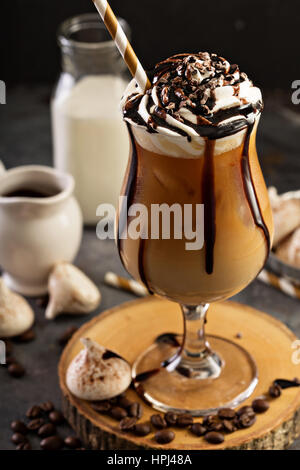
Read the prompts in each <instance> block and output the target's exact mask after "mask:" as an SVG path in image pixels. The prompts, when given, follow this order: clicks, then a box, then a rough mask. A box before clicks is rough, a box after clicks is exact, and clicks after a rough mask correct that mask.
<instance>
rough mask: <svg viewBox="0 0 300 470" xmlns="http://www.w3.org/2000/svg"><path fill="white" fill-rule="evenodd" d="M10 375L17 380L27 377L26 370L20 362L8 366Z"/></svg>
mask: <svg viewBox="0 0 300 470" xmlns="http://www.w3.org/2000/svg"><path fill="white" fill-rule="evenodd" d="M7 370H8V373H9V374H10V375H11V376H12V377H15V378H16V379H19V378H20V377H23V375H25V369H24V367H23V366H21V364H19V363H18V362H13V363H12V364H10V365H9V366H8V369H7Z"/></svg>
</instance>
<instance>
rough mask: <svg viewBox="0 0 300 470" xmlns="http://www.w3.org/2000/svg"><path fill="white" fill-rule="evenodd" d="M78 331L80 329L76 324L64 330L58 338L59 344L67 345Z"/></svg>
mask: <svg viewBox="0 0 300 470" xmlns="http://www.w3.org/2000/svg"><path fill="white" fill-rule="evenodd" d="M76 331H78V328H77V327H76V326H70V327H69V328H67V329H66V330H65V331H64V332H63V334H62V335H61V336H60V337H59V338H58V344H60V346H65V345H66V344H67V343H68V342H69V341H70V339H71V338H72V336H73V334H74V333H76Z"/></svg>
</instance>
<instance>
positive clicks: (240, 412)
mask: <svg viewBox="0 0 300 470" xmlns="http://www.w3.org/2000/svg"><path fill="white" fill-rule="evenodd" d="M245 413H247V414H252V415H253V414H254V410H253V408H252V406H242V407H241V408H240V409H239V410H237V412H236V414H237V416H241V415H243V414H245Z"/></svg>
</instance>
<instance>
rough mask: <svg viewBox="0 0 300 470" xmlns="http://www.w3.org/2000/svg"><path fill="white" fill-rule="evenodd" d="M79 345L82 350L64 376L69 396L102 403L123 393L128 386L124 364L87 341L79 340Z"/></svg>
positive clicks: (126, 364)
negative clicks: (80, 343) (70, 394)
mask: <svg viewBox="0 0 300 470" xmlns="http://www.w3.org/2000/svg"><path fill="white" fill-rule="evenodd" d="M81 342H82V343H83V345H84V349H82V350H81V351H80V352H79V354H77V356H76V357H75V358H74V359H73V361H72V362H71V364H70V365H69V367H68V370H67V373H66V383H67V387H68V388H69V390H70V392H71V393H72V394H73V395H75V396H76V397H78V398H82V399H84V400H92V401H94V400H106V399H108V398H112V397H115V396H117V395H119V394H120V393H122V392H124V391H125V390H126V389H127V388H128V387H129V385H130V382H131V368H130V365H129V364H128V362H126V361H125V360H124V359H121V358H120V357H118V356H116V355H114V353H110V351H107V349H105V348H104V347H103V346H101V345H100V344H98V343H96V342H95V341H92V340H91V339H89V338H81ZM105 353H106V355H107V356H108V358H107V359H106V358H105ZM107 353H108V354H107Z"/></svg>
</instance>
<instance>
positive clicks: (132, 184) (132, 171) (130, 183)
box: [117, 123, 152, 294]
mask: <svg viewBox="0 0 300 470" xmlns="http://www.w3.org/2000/svg"><path fill="white" fill-rule="evenodd" d="M126 125H127V129H128V133H129V137H130V141H131V162H130V168H129V175H128V179H127V184H126V188H125V192H124V196H126V197H127V207H130V206H131V204H132V203H133V200H134V196H135V191H136V183H137V169H138V157H137V150H136V145H135V141H134V137H133V133H132V129H131V127H130V125H129V124H128V123H126ZM126 224H127V210H126V207H124V206H122V207H121V208H120V214H119V222H118V234H119V236H118V243H117V246H118V250H119V255H120V258H121V261H122V264H123V266H124V267H125V269H126V266H125V264H124V260H123V252H122V239H121V235H122V234H123V233H124V230H125V227H126ZM139 243H140V244H139V251H138V271H139V277H140V280H141V281H142V282H143V284H144V285H145V287H146V288H147V289H148V291H149V293H150V294H152V291H151V289H150V287H149V285H148V281H147V278H146V275H145V268H144V250H145V239H143V238H140V241H139Z"/></svg>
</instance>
